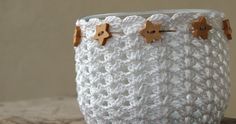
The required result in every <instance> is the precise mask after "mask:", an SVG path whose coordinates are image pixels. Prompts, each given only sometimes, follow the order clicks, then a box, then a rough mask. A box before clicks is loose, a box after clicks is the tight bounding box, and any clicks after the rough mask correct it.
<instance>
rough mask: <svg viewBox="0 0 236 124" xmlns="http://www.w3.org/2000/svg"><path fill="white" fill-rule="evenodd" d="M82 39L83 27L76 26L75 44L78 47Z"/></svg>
mask: <svg viewBox="0 0 236 124" xmlns="http://www.w3.org/2000/svg"><path fill="white" fill-rule="evenodd" d="M80 41H81V29H80V27H79V26H76V27H75V33H74V40H73V45H74V46H75V47H76V46H78V45H79V44H80Z"/></svg>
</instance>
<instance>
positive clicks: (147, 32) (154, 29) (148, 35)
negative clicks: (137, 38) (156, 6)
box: [140, 21, 161, 43]
mask: <svg viewBox="0 0 236 124" xmlns="http://www.w3.org/2000/svg"><path fill="white" fill-rule="evenodd" d="M160 27H161V25H160V24H153V23H152V22H151V21H146V24H145V27H144V28H143V29H142V30H141V31H140V34H141V35H142V36H143V37H144V38H145V39H146V42H147V43H152V42H153V41H154V40H159V39H160V38H161V34H160Z"/></svg>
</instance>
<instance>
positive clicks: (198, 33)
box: [192, 16, 212, 39]
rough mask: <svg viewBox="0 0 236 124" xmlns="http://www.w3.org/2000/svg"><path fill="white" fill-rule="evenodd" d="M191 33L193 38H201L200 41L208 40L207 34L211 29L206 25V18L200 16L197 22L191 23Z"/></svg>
mask: <svg viewBox="0 0 236 124" xmlns="http://www.w3.org/2000/svg"><path fill="white" fill-rule="evenodd" d="M192 26H193V31H192V34H193V36H194V37H201V38H202V39H207V38H208V32H209V30H211V29H212V27H211V26H210V25H209V24H207V21H206V18H205V17H204V16H200V17H199V18H198V20H195V21H193V22H192Z"/></svg>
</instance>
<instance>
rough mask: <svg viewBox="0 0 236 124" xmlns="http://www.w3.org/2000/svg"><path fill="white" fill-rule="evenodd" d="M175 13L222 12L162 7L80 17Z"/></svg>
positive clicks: (87, 18)
mask: <svg viewBox="0 0 236 124" xmlns="http://www.w3.org/2000/svg"><path fill="white" fill-rule="evenodd" d="M176 13H216V14H219V15H222V14H224V13H222V12H220V11H217V10H212V9H162V10H153V11H137V12H117V13H105V14H95V15H90V16H84V17H82V18H80V19H83V20H86V21H87V20H89V19H91V18H99V19H104V18H106V17H107V16H118V17H120V18H124V17H126V16H131V15H138V16H143V17H148V16H150V15H152V14H167V15H174V14H176ZM80 19H78V20H80Z"/></svg>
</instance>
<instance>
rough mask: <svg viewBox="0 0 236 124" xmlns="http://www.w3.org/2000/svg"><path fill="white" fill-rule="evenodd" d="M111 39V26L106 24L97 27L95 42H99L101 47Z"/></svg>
mask: <svg viewBox="0 0 236 124" xmlns="http://www.w3.org/2000/svg"><path fill="white" fill-rule="evenodd" d="M110 37H111V33H110V32H109V24H107V23H104V24H100V25H97V26H96V34H95V36H94V39H95V40H98V41H99V43H100V44H101V45H105V44H106V41H107V39H108V38H110Z"/></svg>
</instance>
